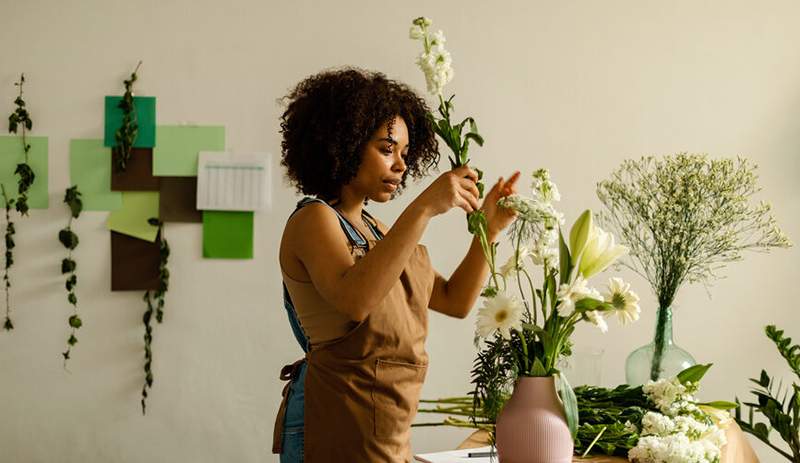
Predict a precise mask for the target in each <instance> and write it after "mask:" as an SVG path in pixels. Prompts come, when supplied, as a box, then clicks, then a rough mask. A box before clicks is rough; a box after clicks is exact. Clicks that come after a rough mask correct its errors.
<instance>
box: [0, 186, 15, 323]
mask: <svg viewBox="0 0 800 463" xmlns="http://www.w3.org/2000/svg"><path fill="white" fill-rule="evenodd" d="M0 189H2V193H3V202H4V203H5V206H6V234H5V245H6V252H5V271H4V274H3V289H4V290H5V293H6V319H5V321H4V322H3V329H5V330H6V331H11V330H13V329H14V323H13V322H12V321H11V274H10V272H9V269H10V268H11V266H12V265H14V253H13V251H12V249H14V246H15V245H16V244H15V243H14V234H15V233H16V230H15V229H14V222H12V221H11V207H12V206H13V204H14V200H13V199H9V197H8V195H7V194H6V187H5V185H2V184H0Z"/></svg>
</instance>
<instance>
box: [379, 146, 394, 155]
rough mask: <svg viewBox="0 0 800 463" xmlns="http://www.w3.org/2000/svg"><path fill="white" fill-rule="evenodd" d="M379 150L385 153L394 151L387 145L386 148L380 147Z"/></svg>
mask: <svg viewBox="0 0 800 463" xmlns="http://www.w3.org/2000/svg"><path fill="white" fill-rule="evenodd" d="M381 151H383V152H384V153H386V154H392V153H394V151H393V150H392V148H391V147H388V148H382V149H381Z"/></svg>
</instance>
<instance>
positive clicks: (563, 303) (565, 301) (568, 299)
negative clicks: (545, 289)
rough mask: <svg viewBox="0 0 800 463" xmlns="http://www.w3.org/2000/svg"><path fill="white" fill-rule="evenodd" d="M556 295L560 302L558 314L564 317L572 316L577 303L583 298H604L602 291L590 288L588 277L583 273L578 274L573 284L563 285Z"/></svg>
mask: <svg viewBox="0 0 800 463" xmlns="http://www.w3.org/2000/svg"><path fill="white" fill-rule="evenodd" d="M556 297H557V298H558V300H559V302H560V304H559V305H558V314H559V315H561V316H562V317H568V316H570V314H572V312H573V311H574V310H575V303H576V302H578V301H580V300H581V299H584V298H587V297H591V298H593V299H598V300H600V299H602V296H601V295H600V293H599V292H598V291H597V290H596V289H594V288H590V287H589V284H588V282H587V280H586V278H584V277H583V276H581V275H578V277H577V278H575V281H573V282H572V284H571V285H570V284H566V283H564V284H563V285H561V287H560V288H559V289H558V292H557V293H556Z"/></svg>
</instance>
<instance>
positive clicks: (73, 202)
mask: <svg viewBox="0 0 800 463" xmlns="http://www.w3.org/2000/svg"><path fill="white" fill-rule="evenodd" d="M64 204H66V205H67V206H69V211H70V216H69V222H67V226H66V228H64V229H63V230H61V231H59V232H58V241H60V242H61V244H63V245H64V247H65V248H67V249H68V251H69V252H68V254H67V257H65V258H64V259H63V260H62V261H61V273H62V274H65V275H67V281H66V284H65V286H66V288H67V301H69V303H70V304H72V308H73V310H74V313H73V314H72V315H70V317H69V319H68V323H69V326H70V328H71V329H72V331H71V333H70V335H69V339H67V350H66V351H64V352H62V353H61V355H62V356H63V357H64V368H66V367H67V360H69V354H70V352H71V350H72V346H74V345H75V344H76V343H77V342H78V338H76V337H75V330H77V329H78V328H80V327H81V325H83V322H82V321H81V318H80V316H78V297H77V296H76V295H75V286H76V285H77V284H78V276H77V275H76V274H75V269H76V267H77V265H78V264H77V263H76V262H75V260H74V259H73V258H72V251H73V250H74V249H75V248H76V247H78V242H79V241H78V235H76V234H75V232H73V231H72V220H73V219H77V218H78V216H79V215H80V214H81V211H82V210H83V201H82V200H81V193H80V191H78V187H77V185H76V186H71V187H69V188H67V191H66V193H65V195H64Z"/></svg>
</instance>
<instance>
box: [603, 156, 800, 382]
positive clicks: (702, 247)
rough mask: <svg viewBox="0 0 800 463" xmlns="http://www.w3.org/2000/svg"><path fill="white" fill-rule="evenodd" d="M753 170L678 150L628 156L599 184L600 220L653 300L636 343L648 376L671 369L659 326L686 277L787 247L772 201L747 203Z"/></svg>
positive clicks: (712, 274) (697, 277) (708, 276)
mask: <svg viewBox="0 0 800 463" xmlns="http://www.w3.org/2000/svg"><path fill="white" fill-rule="evenodd" d="M755 171H756V166H755V165H754V164H753V163H751V162H749V161H748V160H746V159H744V158H737V159H710V158H709V157H708V156H707V155H704V154H688V153H680V154H676V155H670V156H665V157H663V158H655V157H652V156H650V157H643V158H641V159H639V160H627V161H625V162H624V163H623V164H622V166H620V167H619V168H618V169H617V170H616V171H614V172H613V173H612V175H611V178H610V179H608V180H605V181H602V182H600V183H599V184H598V186H597V195H598V197H599V198H600V201H601V202H602V203H603V204H604V205H605V208H606V210H605V211H602V212H601V213H600V214H599V216H598V218H599V221H600V223H601V224H603V226H604V227H607V228H608V229H609V230H612V231H614V233H616V234H617V235H618V236H619V237H620V239H621V241H622V242H623V243H624V244H625V245H626V246H627V247H628V248H629V250H630V252H629V255H630V259H625V260H623V261H621V262H622V264H623V265H625V266H626V267H628V268H630V269H631V270H633V271H634V272H636V273H637V274H639V275H640V276H642V277H643V278H644V279H646V280H647V281H648V282H649V283H650V286H651V287H652V289H653V292H654V293H655V295H656V297H657V299H658V304H659V311H658V316H657V322H656V334H655V337H654V338H655V339H654V342H653V344H652V345H651V346H645V347H644V348H642V349H645V348H647V349H648V350H647V351H646V352H647V354H645V355H647V356H649V365H648V367H649V371H648V373H649V375H648V376H649V378H650V379H653V380H655V379H658V378H659V377H662V376H670V375H672V374H675V373H676V372H677V371H665V370H669V369H668V368H667V369H665V366H664V365H662V363H663V361H664V358H665V354H666V352H667V349H668V348H669V343H670V341H671V339H669V337H670V336H669V335H668V334H665V332H666V331H667V330H666V329H665V328H666V326H667V325H668V324H670V323H671V321H670V320H671V308H672V305H673V302H674V299H675V294H676V293H677V291H678V289H679V288H680V287H681V285H682V284H683V283H684V282H689V283H703V284H708V283H709V282H711V281H712V280H713V279H715V278H718V274H717V272H718V271H719V270H721V269H722V268H723V267H724V266H725V264H727V263H729V262H734V261H738V260H741V258H742V256H741V253H742V251H745V250H753V251H768V250H770V249H771V248H786V247H789V246H790V245H791V244H790V242H789V239H788V238H787V237H786V235H785V234H784V233H783V232H782V231H781V230H780V228H779V227H778V225H777V222H776V220H775V218H774V217H773V216H772V214H771V206H770V204H769V203H766V202H761V203H759V204H752V203H751V202H750V200H751V197H752V196H753V195H754V194H756V193H757V192H758V191H760V189H759V188H758V186H757V184H756V181H757V179H758V177H757V175H756V172H755ZM641 352H645V351H641ZM634 354H635V353H634ZM632 356H633V354H632ZM685 366H686V365H684V366H683V367H685ZM629 367H630V360H629ZM679 369H680V368H678V370H679ZM628 370H629V371H628V373H631V371H630V368H629V369H628ZM628 382H629V383H631V384H634V383H638V384H641V383H642V382H643V379H640V380H637V381H632V375H631V374H629V375H628Z"/></svg>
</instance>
